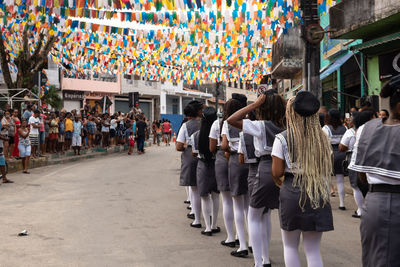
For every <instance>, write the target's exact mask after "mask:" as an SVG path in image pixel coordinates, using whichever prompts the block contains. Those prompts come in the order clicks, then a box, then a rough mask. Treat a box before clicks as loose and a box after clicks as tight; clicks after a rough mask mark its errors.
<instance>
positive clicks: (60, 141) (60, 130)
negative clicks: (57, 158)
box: [58, 113, 65, 154]
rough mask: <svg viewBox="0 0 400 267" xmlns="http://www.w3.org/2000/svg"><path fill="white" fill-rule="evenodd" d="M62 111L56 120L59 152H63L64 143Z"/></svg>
mask: <svg viewBox="0 0 400 267" xmlns="http://www.w3.org/2000/svg"><path fill="white" fill-rule="evenodd" d="M64 115H65V114H64V113H61V114H60V117H59V120H58V146H59V148H58V149H59V151H60V152H61V154H63V153H64V143H65V119H64Z"/></svg>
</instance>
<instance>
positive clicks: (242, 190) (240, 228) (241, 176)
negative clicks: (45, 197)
mask: <svg viewBox="0 0 400 267" xmlns="http://www.w3.org/2000/svg"><path fill="white" fill-rule="evenodd" d="M246 102H247V97H246V96H244V95H241V94H232V99H230V100H229V101H228V102H226V104H225V114H224V116H225V118H228V117H229V116H231V115H232V114H233V113H235V112H236V111H238V110H239V109H241V108H243V107H245V106H246ZM239 134H240V130H239V129H237V128H235V127H233V126H230V125H228V123H227V121H224V123H223V126H222V131H221V136H222V143H221V148H222V149H223V150H224V151H226V152H229V163H228V169H229V188H230V191H231V194H232V201H233V214H234V218H235V226H236V234H237V236H238V238H239V249H238V250H236V251H232V252H231V255H232V256H234V257H246V256H247V255H248V249H247V244H246V231H245V214H247V212H248V194H247V193H248V191H247V190H248V188H247V176H248V173H249V168H248V166H246V165H241V164H240V163H239V155H238V153H237V151H238V148H239Z"/></svg>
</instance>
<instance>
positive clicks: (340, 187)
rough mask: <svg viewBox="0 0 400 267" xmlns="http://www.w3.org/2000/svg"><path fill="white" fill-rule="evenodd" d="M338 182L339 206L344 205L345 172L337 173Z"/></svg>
mask: <svg viewBox="0 0 400 267" xmlns="http://www.w3.org/2000/svg"><path fill="white" fill-rule="evenodd" d="M336 183H337V188H338V193H339V203H340V204H339V207H344V195H345V192H344V175H343V174H336Z"/></svg>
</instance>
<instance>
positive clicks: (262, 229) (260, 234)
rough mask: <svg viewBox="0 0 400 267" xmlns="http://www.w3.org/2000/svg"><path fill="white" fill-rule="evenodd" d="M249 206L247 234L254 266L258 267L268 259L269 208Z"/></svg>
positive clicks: (269, 238) (269, 237)
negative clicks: (265, 209)
mask: <svg viewBox="0 0 400 267" xmlns="http://www.w3.org/2000/svg"><path fill="white" fill-rule="evenodd" d="M263 212H264V208H258V209H257V208H252V207H250V208H249V220H248V221H249V234H250V239H251V241H252V247H253V256H254V266H255V267H259V266H263V264H268V263H270V261H269V242H270V240H271V210H268V212H266V213H263Z"/></svg>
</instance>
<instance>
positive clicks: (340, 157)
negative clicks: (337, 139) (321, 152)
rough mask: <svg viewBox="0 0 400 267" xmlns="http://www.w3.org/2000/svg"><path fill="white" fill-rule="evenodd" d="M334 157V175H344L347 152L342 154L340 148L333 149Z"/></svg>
mask: <svg viewBox="0 0 400 267" xmlns="http://www.w3.org/2000/svg"><path fill="white" fill-rule="evenodd" d="M333 157H334V161H333V172H334V174H335V175H336V174H344V169H343V161H344V160H345V159H346V152H340V151H339V149H338V148H336V147H333Z"/></svg>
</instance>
